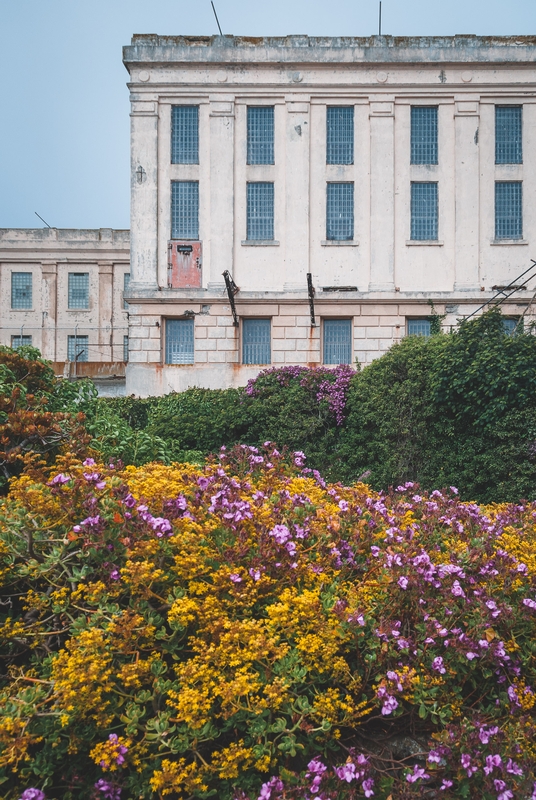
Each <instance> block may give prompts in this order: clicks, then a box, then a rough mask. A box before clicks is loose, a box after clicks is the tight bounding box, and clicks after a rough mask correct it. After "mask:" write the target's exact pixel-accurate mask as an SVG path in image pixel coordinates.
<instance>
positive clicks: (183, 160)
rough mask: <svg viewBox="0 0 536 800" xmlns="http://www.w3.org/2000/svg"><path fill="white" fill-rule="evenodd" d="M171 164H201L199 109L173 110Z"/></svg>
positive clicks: (194, 107)
mask: <svg viewBox="0 0 536 800" xmlns="http://www.w3.org/2000/svg"><path fill="white" fill-rule="evenodd" d="M171 163H172V164H199V107H198V106H173V107H172V110H171Z"/></svg>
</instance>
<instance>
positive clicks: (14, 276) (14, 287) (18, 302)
mask: <svg viewBox="0 0 536 800" xmlns="http://www.w3.org/2000/svg"><path fill="white" fill-rule="evenodd" d="M31 307H32V273H31V272H12V273H11V308H31Z"/></svg>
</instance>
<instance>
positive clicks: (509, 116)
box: [495, 106, 523, 164]
mask: <svg viewBox="0 0 536 800" xmlns="http://www.w3.org/2000/svg"><path fill="white" fill-rule="evenodd" d="M495 163H496V164H522V163H523V107H522V106H495Z"/></svg>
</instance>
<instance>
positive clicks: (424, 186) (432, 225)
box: [411, 183, 438, 241]
mask: <svg viewBox="0 0 536 800" xmlns="http://www.w3.org/2000/svg"><path fill="white" fill-rule="evenodd" d="M437 233H438V200H437V183H412V184H411V239H412V240H413V241H434V240H437Z"/></svg>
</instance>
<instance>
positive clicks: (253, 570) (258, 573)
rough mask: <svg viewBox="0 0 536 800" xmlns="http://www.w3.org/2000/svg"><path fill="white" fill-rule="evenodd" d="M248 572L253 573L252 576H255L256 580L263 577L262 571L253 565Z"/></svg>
mask: <svg viewBox="0 0 536 800" xmlns="http://www.w3.org/2000/svg"><path fill="white" fill-rule="evenodd" d="M248 572H249V574H250V575H251V577H252V578H253V580H254V581H260V579H261V571H260V569H253V567H251V569H249V570H248Z"/></svg>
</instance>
